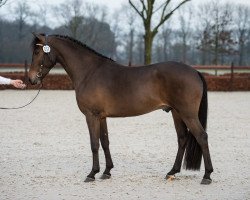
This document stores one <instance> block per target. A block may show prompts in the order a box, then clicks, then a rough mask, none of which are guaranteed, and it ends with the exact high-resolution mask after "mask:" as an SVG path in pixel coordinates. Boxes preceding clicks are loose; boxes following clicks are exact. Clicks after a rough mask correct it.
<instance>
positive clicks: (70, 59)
mask: <svg viewBox="0 0 250 200" xmlns="http://www.w3.org/2000/svg"><path fill="white" fill-rule="evenodd" d="M56 49H57V50H58V52H59V56H58V62H59V63H60V64H61V65H62V66H63V67H64V69H65V71H66V72H67V73H68V75H69V76H70V79H71V80H72V82H73V84H74V87H75V88H77V87H78V86H79V84H80V83H82V82H83V81H84V80H86V78H87V77H88V75H89V74H90V73H92V72H93V71H95V69H96V68H97V67H98V66H99V65H100V58H99V57H98V56H97V55H92V54H91V52H90V51H89V50H87V49H83V48H81V49H74V46H73V45H72V46H68V45H66V44H58V45H57V47H56Z"/></svg>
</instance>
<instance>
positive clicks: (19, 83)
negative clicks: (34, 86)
mask: <svg viewBox="0 0 250 200" xmlns="http://www.w3.org/2000/svg"><path fill="white" fill-rule="evenodd" d="M0 84H3V85H13V86H14V87H16V88H20V89H23V88H25V87H26V85H25V84H24V83H23V81H22V80H19V79H17V80H12V79H10V78H4V77H2V76H0Z"/></svg>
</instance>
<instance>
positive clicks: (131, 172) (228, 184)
mask: <svg viewBox="0 0 250 200" xmlns="http://www.w3.org/2000/svg"><path fill="white" fill-rule="evenodd" d="M35 94H36V91H17V90H5V91H0V95H1V98H0V107H4V106H5V107H8V106H11V107H12V106H19V105H23V104H25V103H26V102H27V101H28V100H30V99H32V98H33V97H34V96H35ZM0 116H1V121H0V134H1V140H0V199H1V200H2V199H10V200H15V199H23V200H29V199H39V200H40V199H42V200H43V199H44V200H50V199H51V200H57V199H60V200H61V199H70V200H71V199H72V200H78V199H86V200H89V199H102V200H105V199H107V200H108V199H114V200H116V199H119V200H120V199H128V200H131V199H143V200H152V199H171V200H172V199H180V200H183V199H218V200H222V199H239V200H244V199H250V132H249V130H250V92H231V93H223V92H210V93H209V118H208V135H209V145H210V151H211V158H212V161H213V165H214V173H213V174H212V176H211V177H212V179H213V183H212V184H211V185H209V186H204V185H200V181H201V179H202V176H203V174H204V166H203V165H202V167H201V171H199V172H193V171H185V170H183V171H182V172H181V173H180V174H178V175H177V178H176V180H174V181H166V180H165V179H164V177H165V175H166V173H167V172H168V171H169V170H170V169H171V167H172V165H173V163H174V159H175V156H176V152H177V140H176V133H175V129H174V125H173V120H172V117H171V114H167V113H165V112H163V111H161V110H159V111H155V112H152V113H150V114H147V115H143V116H140V117H133V118H112V119H108V127H109V134H110V143H111V144H110V149H111V154H112V158H113V161H114V165H115V168H114V169H113V170H112V171H111V173H112V178H111V179H110V180H105V181H103V180H100V179H99V177H100V175H101V173H100V174H97V176H96V181H95V182H93V183H84V179H85V177H86V175H87V174H88V172H89V171H90V169H91V165H92V156H91V150H90V143H89V134H88V129H87V126H86V122H85V118H84V116H83V115H82V114H81V113H80V111H79V110H78V107H77V105H76V101H75V95H74V91H41V94H40V95H39V97H38V99H37V100H36V101H35V102H34V103H33V104H31V105H30V106H29V107H26V108H24V109H21V110H0ZM100 165H101V172H102V171H103V170H104V167H105V162H104V156H103V152H102V150H100Z"/></svg>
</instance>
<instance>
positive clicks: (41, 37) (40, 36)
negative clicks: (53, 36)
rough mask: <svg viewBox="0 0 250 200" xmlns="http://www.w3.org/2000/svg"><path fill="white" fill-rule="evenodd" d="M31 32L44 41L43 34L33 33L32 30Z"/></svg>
mask: <svg viewBox="0 0 250 200" xmlns="http://www.w3.org/2000/svg"><path fill="white" fill-rule="evenodd" d="M32 34H33V35H34V36H35V37H36V38H37V39H39V40H40V41H42V42H44V41H45V38H44V36H43V35H41V34H38V33H35V32H32Z"/></svg>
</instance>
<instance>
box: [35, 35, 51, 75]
mask: <svg viewBox="0 0 250 200" xmlns="http://www.w3.org/2000/svg"><path fill="white" fill-rule="evenodd" d="M47 37H48V35H45V45H43V44H40V43H38V44H36V45H37V46H42V47H43V52H44V54H43V60H42V64H41V65H40V69H39V71H38V73H37V74H36V77H37V78H41V77H42V75H43V74H42V71H43V65H44V60H45V54H47V55H48V56H49V53H50V50H51V49H50V46H49V45H48V41H47ZM49 59H50V61H51V58H50V56H49Z"/></svg>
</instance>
